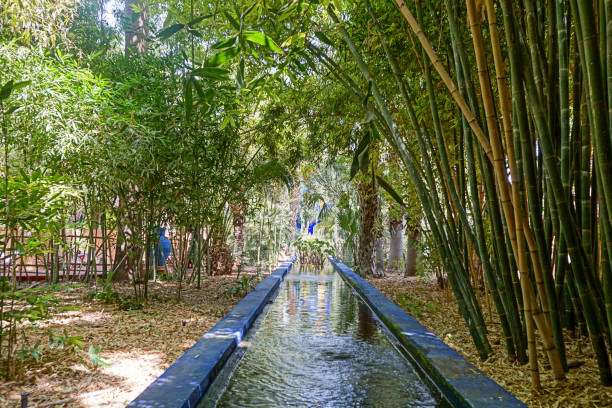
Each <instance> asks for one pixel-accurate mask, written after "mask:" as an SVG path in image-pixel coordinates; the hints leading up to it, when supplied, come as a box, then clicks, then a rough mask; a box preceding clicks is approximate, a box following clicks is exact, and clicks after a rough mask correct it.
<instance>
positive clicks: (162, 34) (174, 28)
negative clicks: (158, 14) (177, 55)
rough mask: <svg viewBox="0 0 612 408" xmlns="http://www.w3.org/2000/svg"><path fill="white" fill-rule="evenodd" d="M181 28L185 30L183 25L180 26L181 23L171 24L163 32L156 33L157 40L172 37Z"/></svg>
mask: <svg viewBox="0 0 612 408" xmlns="http://www.w3.org/2000/svg"><path fill="white" fill-rule="evenodd" d="M183 28H185V24H182V23H176V24H172V25H171V26H170V27H166V28H164V29H163V30H161V31H160V32H158V33H157V38H159V39H160V40H165V39H167V38H170V37H171V36H173V35H174V34H176V33H177V32H179V31H180V30H182V29H183Z"/></svg>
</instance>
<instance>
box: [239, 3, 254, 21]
mask: <svg viewBox="0 0 612 408" xmlns="http://www.w3.org/2000/svg"><path fill="white" fill-rule="evenodd" d="M256 5H257V2H254V3H253V4H252V5H251V6H250V7H249V8H248V9H246V10H245V11H244V12H243V13H242V15H241V16H240V20H244V18H245V17H246V16H248V15H249V14H250V13H251V11H253V9H254V8H255V6H256Z"/></svg>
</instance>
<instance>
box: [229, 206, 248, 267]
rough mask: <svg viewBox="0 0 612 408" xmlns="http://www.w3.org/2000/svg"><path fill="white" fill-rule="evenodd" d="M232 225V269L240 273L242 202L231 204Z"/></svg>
mask: <svg viewBox="0 0 612 408" xmlns="http://www.w3.org/2000/svg"><path fill="white" fill-rule="evenodd" d="M231 210H232V217H233V227H234V267H233V269H234V271H236V272H237V273H238V274H240V271H241V269H242V254H243V253H244V223H245V216H244V213H245V208H244V204H242V203H240V204H233V205H231Z"/></svg>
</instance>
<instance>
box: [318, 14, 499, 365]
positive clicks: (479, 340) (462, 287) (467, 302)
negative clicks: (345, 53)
mask: <svg viewBox="0 0 612 408" xmlns="http://www.w3.org/2000/svg"><path fill="white" fill-rule="evenodd" d="M328 14H329V15H330V18H331V19H332V20H333V21H334V22H335V23H336V24H337V25H338V28H339V30H340V33H341V34H342V37H343V39H344V41H345V43H346V44H347V46H348V47H349V49H350V51H351V54H352V55H353V57H354V59H355V62H356V63H357V65H358V68H359V70H360V71H361V73H362V75H363V76H364V78H365V79H366V80H367V81H368V82H369V83H370V84H371V87H372V95H373V96H374V99H375V101H376V102H377V105H378V108H379V110H380V112H381V114H382V115H383V117H384V119H385V121H386V125H387V127H388V129H389V130H390V135H389V137H390V141H391V143H392V145H394V147H395V148H396V149H397V150H398V154H399V155H400V158H401V159H402V161H403V162H404V164H405V165H406V167H407V170H408V172H409V175H410V176H411V179H412V181H413V182H414V183H415V187H416V190H417V193H418V194H419V197H420V199H421V201H422V203H423V209H424V210H425V213H426V216H427V218H428V220H430V221H431V224H433V225H432V230H433V231H434V232H435V233H436V235H438V239H439V241H438V242H444V241H443V239H442V235H441V233H440V231H438V229H437V227H436V226H435V224H436V221H435V220H436V217H435V216H434V214H433V212H432V209H431V208H428V203H430V200H428V197H427V193H426V189H425V186H424V184H423V182H422V180H421V178H420V174H419V173H418V172H417V170H416V167H415V163H416V161H415V160H414V157H413V156H412V154H411V153H410V151H409V150H408V149H407V148H406V146H405V143H404V141H403V139H402V138H401V136H400V135H399V134H398V131H397V126H396V125H395V123H394V121H393V119H392V117H391V114H390V112H389V111H388V109H387V107H386V104H385V102H384V100H383V98H382V95H381V94H380V92H379V90H378V87H377V86H376V83H375V81H374V78H373V77H372V75H371V74H370V72H369V70H368V68H367V65H366V64H365V62H364V61H363V59H362V58H361V56H360V54H359V52H358V51H357V49H356V47H355V45H354V44H353V42H352V40H351V38H350V36H349V35H348V33H347V32H346V30H345V29H344V27H343V26H342V25H341V24H340V21H339V19H338V17H337V16H336V14H335V12H334V11H333V9H332V7H331V6H330V8H328ZM438 215H439V214H438ZM448 237H449V236H448V235H447V238H448ZM458 259H460V258H459V257H456V256H453V257H451V259H450V262H452V263H454V264H455V265H454V268H453V269H454V270H455V272H456V273H452V274H451V273H450V271H449V280H450V281H451V283H454V284H453V285H451V286H453V290H454V291H455V293H456V294H459V295H460V296H457V299H458V301H459V303H460V307H462V308H463V307H465V308H466V310H465V312H466V313H465V314H464V317H465V318H466V323H467V324H468V327H469V328H470V332H471V333H472V337H473V339H474V342H475V344H476V347H477V348H478V350H479V352H480V355H481V357H482V358H486V357H487V356H488V355H489V354H490V350H491V348H490V345H489V343H488V340H487V336H486V328H485V326H484V319H483V318H482V313H481V311H480V308H479V307H478V303H477V301H476V299H475V296H474V294H473V291H472V290H471V287H470V286H469V283H468V282H466V281H465V275H463V274H461V273H457V272H459V271H460V270H461V269H460V266H459V265H457V260H458ZM445 262H448V260H445ZM461 303H463V305H461Z"/></svg>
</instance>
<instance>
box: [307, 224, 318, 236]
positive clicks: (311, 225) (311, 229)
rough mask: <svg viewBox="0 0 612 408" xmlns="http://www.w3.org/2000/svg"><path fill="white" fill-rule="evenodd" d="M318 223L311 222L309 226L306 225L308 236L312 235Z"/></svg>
mask: <svg viewBox="0 0 612 408" xmlns="http://www.w3.org/2000/svg"><path fill="white" fill-rule="evenodd" d="M317 224H318V222H317V221H311V222H310V224H308V235H314V229H315V227H316V226H317Z"/></svg>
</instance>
